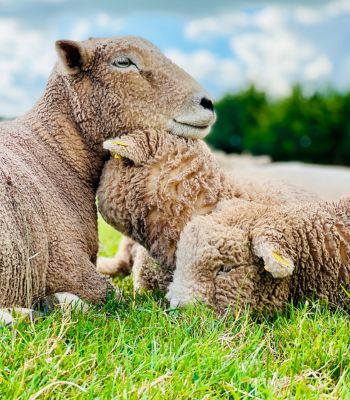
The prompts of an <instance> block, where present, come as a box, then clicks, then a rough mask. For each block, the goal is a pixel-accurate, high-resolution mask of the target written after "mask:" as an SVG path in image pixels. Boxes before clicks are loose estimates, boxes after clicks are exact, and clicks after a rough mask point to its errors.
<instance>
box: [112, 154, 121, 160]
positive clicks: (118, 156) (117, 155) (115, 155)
mask: <svg viewBox="0 0 350 400" xmlns="http://www.w3.org/2000/svg"><path fill="white" fill-rule="evenodd" d="M114 158H117V159H118V160H122V159H123V157H122V156H121V155H120V154H114Z"/></svg>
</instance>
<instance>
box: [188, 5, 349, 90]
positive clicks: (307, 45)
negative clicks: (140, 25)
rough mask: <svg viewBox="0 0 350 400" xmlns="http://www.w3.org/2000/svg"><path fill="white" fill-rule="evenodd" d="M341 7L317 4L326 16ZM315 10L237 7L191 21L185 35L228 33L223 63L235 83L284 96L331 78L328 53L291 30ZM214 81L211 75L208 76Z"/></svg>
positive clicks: (200, 37) (199, 36)
mask: <svg viewBox="0 0 350 400" xmlns="http://www.w3.org/2000/svg"><path fill="white" fill-rule="evenodd" d="M347 4H350V2H349V1H348V2H347ZM345 9H347V5H346V4H345V2H344V0H340V1H337V2H333V3H329V4H326V5H322V13H326V14H328V15H331V14H332V15H334V14H335V13H336V12H338V13H339V12H340V10H342V11H344V10H345ZM293 10H294V11H295V12H294V13H293V12H291V11H293ZM316 10H317V9H316ZM314 12H319V11H315V9H313V8H307V7H301V6H298V7H297V8H293V7H287V6H285V5H270V6H266V7H263V8H261V9H257V10H255V11H254V12H250V13H247V12H244V11H236V12H234V13H231V14H225V15H223V14H222V15H218V16H213V17H210V18H204V19H198V20H194V21H190V22H189V23H188V24H187V26H186V27H185V30H184V33H185V35H186V36H187V37H188V38H190V39H191V40H193V41H197V42H198V43H202V42H203V40H205V41H207V40H209V39H213V38H216V37H222V36H224V37H227V41H228V43H229V46H230V48H231V50H232V56H231V59H230V58H228V57H227V56H226V58H225V61H226V62H227V63H229V62H232V63H233V64H234V65H235V68H236V70H237V71H238V72H237V77H239V79H240V82H238V83H237V86H238V87H240V86H243V85H244V84H247V83H254V84H255V85H256V86H257V87H258V88H260V89H262V90H265V91H267V92H268V93H270V94H271V95H273V96H284V95H288V94H289V93H290V90H291V87H292V85H293V84H294V83H296V82H304V83H306V85H307V86H310V85H314V86H313V87H314V88H316V87H317V85H319V84H322V83H323V81H324V80H326V81H327V80H329V79H330V78H331V73H332V68H333V65H332V63H331V61H330V59H329V57H328V56H327V54H325V53H324V52H323V51H322V49H321V46H316V45H315V42H314V41H313V40H311V39H310V38H305V37H303V36H302V35H301V34H298V31H297V30H296V29H295V24H296V23H298V21H297V18H302V19H303V21H306V20H308V21H311V19H312V18H315V16H314V14H313V13H314ZM297 16H298V17H297ZM215 79H216V75H213V76H212V80H215Z"/></svg>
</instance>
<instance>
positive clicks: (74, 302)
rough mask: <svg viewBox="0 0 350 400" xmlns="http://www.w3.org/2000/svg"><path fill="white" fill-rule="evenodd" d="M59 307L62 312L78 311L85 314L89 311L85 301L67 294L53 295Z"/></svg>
mask: <svg viewBox="0 0 350 400" xmlns="http://www.w3.org/2000/svg"><path fill="white" fill-rule="evenodd" d="M54 296H55V297H56V299H57V301H58V304H59V306H60V307H61V309H62V311H69V312H70V311H72V310H80V311H82V312H87V311H88V310H89V308H90V307H89V305H88V304H87V303H85V301H83V300H81V299H80V298H79V297H78V296H76V295H75V294H72V293H68V292H60V293H55V294H54Z"/></svg>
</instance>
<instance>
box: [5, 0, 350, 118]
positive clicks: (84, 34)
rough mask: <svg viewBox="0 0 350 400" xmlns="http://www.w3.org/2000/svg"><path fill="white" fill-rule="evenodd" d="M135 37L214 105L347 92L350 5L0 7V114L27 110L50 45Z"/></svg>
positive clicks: (41, 0) (79, 1)
mask: <svg viewBox="0 0 350 400" xmlns="http://www.w3.org/2000/svg"><path fill="white" fill-rule="evenodd" d="M130 34H131V35H137V36H143V37H145V38H147V39H149V40H151V41H152V42H153V43H155V44H156V45H157V46H158V47H159V48H160V49H161V50H162V51H163V52H164V53H165V54H166V55H167V56H168V57H169V58H171V59H172V60H173V61H174V62H176V63H177V64H179V65H180V66H181V67H182V68H184V69H185V70H186V71H188V72H189V73H190V74H191V75H192V76H194V77H195V78H196V79H197V80H198V81H200V83H201V84H202V85H203V86H204V87H205V88H206V89H207V90H208V91H209V93H211V95H212V96H213V97H214V98H216V99H217V98H219V97H220V96H222V95H223V94H225V93H227V92H235V91H238V90H240V89H243V88H245V87H246V86H247V85H249V84H251V83H253V84H255V85H256V86H257V87H258V88H259V89H261V90H264V91H266V92H267V93H268V94H269V95H270V96H271V97H281V96H286V95H288V94H289V93H290V90H291V87H292V85H293V84H295V83H300V84H301V85H302V86H303V88H304V90H305V91H306V92H307V93H313V92H314V91H315V90H324V89H327V88H329V87H334V88H336V89H338V90H341V91H345V90H349V89H350V0H331V1H326V0H323V1H322V0H319V1H317V0H314V1H312V0H310V1H298V0H294V1H263V0H259V1H258V0H256V1H254V0H244V1H234V0H217V1H214V0H193V1H191V0H178V1H159V0H147V1H141V0H134V1H133V0H123V1H120V0H94V1H92V0H0V116H5V117H12V116H16V115H20V114H22V113H24V112H25V111H27V110H29V109H30V108H31V106H32V105H33V104H34V103H35V101H36V100H37V99H38V98H39V97H40V95H41V93H42V92H43V90H44V88H45V84H46V81H47V78H48V76H49V74H50V71H51V70H52V68H53V66H54V64H55V62H56V60H57V57H56V53H55V50H54V42H55V40H58V39H73V40H84V39H87V38H88V37H91V36H93V37H110V36H120V35H130Z"/></svg>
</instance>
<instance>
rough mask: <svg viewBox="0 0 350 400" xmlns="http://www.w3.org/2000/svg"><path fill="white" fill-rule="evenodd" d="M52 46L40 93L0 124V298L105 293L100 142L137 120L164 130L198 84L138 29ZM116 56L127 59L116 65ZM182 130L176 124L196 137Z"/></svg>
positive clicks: (28, 300) (21, 302)
mask: <svg viewBox="0 0 350 400" xmlns="http://www.w3.org/2000/svg"><path fill="white" fill-rule="evenodd" d="M56 48H57V51H58V55H59V63H58V64H57V65H56V67H55V68H54V71H53V73H52V74H51V76H50V78H49V81H48V84H47V87H46V90H45V92H44V94H43V96H42V98H41V99H40V100H39V101H38V103H37V104H36V105H35V106H34V108H33V109H32V110H31V111H29V112H28V113H27V114H26V115H24V116H23V117H20V118H17V119H15V120H14V121H8V122H2V123H1V124H0V136H1V142H0V215H1V218H0V232H1V236H0V287H1V290H0V306H1V307H12V306H17V307H31V306H32V305H33V303H35V302H36V301H37V300H38V299H40V298H42V297H43V296H47V295H50V294H54V293H56V292H71V293H73V294H75V295H77V296H79V297H80V298H82V299H84V300H89V301H100V300H103V299H104V298H105V296H106V293H107V292H108V291H109V290H111V288H112V287H111V285H110V284H109V283H108V282H107V280H106V279H105V278H104V277H102V276H101V275H99V274H98V273H97V272H96V267H95V259H96V254H97V250H98V238H97V218H96V217H97V215H96V205H95V194H96V189H97V185H98V181H99V175H100V173H101V170H102V167H103V163H104V161H105V159H106V156H107V153H106V152H105V151H104V150H103V147H102V142H103V141H104V140H106V139H107V138H109V137H115V136H118V135H121V134H126V133H128V132H130V131H134V130H135V129H137V128H138V127H140V126H142V127H144V126H149V127H158V128H162V129H164V130H165V129H166V128H168V125H169V121H173V119H174V118H175V117H176V116H177V115H178V114H181V113H186V112H189V110H190V111H191V110H192V108H193V107H194V106H193V98H197V97H198V96H200V95H201V93H203V89H201V87H200V86H199V85H198V84H197V83H196V82H195V81H194V80H193V79H192V78H191V77H190V76H189V75H187V74H186V73H185V72H184V71H183V70H181V69H180V68H179V67H177V66H176V65H174V64H173V63H172V62H171V61H170V60H168V59H167V58H166V57H165V56H164V55H162V54H161V52H160V51H159V50H158V49H157V48H156V47H155V46H153V45H152V44H151V43H149V42H147V41H146V40H143V39H140V38H134V37H121V38H115V39H91V40H88V41H85V42H72V41H58V42H57V43H56ZM118 57H124V58H125V57H130V58H131V59H133V60H134V61H133V63H131V64H130V67H129V68H119V69H118V68H117V67H116V65H115V63H114V60H115V59H118ZM136 64H137V65H138V66H137V68H136V66H135V65H136ZM174 129H175V128H174ZM184 129H185V128H182V130H179V129H178V131H176V132H175V131H174V133H176V134H184V135H186V134H187V133H188V134H191V136H193V133H191V132H188V130H187V131H186V130H184ZM197 131H199V130H198V129H197ZM195 133H196V132H195Z"/></svg>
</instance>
